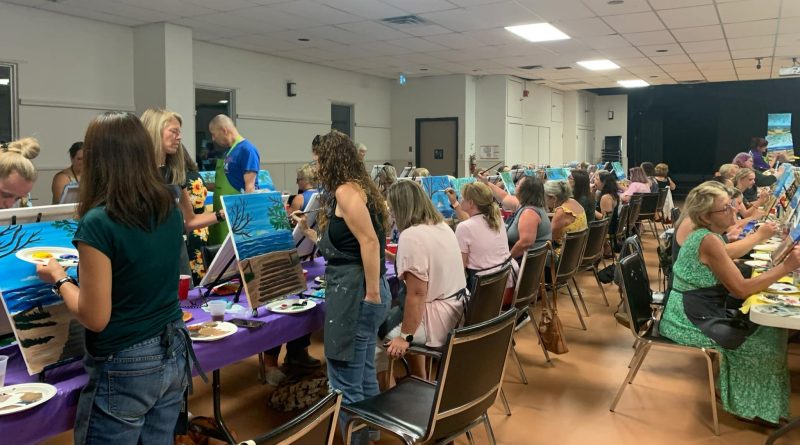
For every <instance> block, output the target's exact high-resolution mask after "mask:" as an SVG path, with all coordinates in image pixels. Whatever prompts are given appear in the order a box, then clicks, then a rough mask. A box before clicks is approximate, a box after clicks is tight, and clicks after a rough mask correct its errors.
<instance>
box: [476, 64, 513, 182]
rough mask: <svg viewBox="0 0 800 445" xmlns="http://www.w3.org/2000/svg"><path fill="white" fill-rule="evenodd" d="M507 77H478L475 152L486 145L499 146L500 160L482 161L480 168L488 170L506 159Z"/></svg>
mask: <svg viewBox="0 0 800 445" xmlns="http://www.w3.org/2000/svg"><path fill="white" fill-rule="evenodd" d="M506 99H507V97H506V76H503V75H497V76H483V77H478V78H477V81H476V89H475V150H476V151H479V150H480V148H481V146H484V145H497V146H499V148H500V159H498V160H497V161H496V160H482V159H481V157H480V156H478V167H479V168H488V167H490V166H492V165H494V164H495V163H497V162H498V161H501V160H502V161H503V163H505V158H506Z"/></svg>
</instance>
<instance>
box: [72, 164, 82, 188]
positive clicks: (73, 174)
mask: <svg viewBox="0 0 800 445" xmlns="http://www.w3.org/2000/svg"><path fill="white" fill-rule="evenodd" d="M69 171H71V172H72V177H73V178H74V179H75V182H77V183H78V184H80V183H81V180H80V179H78V175H76V174H75V168H74V167H73V166H71V165H70V166H69Z"/></svg>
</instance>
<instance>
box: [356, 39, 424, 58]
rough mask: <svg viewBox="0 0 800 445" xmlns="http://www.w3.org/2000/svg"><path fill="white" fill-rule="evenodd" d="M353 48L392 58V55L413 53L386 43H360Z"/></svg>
mask: <svg viewBox="0 0 800 445" xmlns="http://www.w3.org/2000/svg"><path fill="white" fill-rule="evenodd" d="M355 46H356V47H358V48H364V49H366V50H368V51H375V52H376V53H378V54H383V55H386V56H392V55H395V54H408V53H412V52H414V51H412V50H410V49H408V48H403V47H400V46H397V45H392V44H390V43H387V42H370V43H360V44H358V45H355Z"/></svg>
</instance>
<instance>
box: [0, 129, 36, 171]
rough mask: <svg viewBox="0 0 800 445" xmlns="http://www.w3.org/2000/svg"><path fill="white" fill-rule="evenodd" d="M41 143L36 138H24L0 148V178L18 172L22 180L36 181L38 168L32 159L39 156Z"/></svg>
mask: <svg viewBox="0 0 800 445" xmlns="http://www.w3.org/2000/svg"><path fill="white" fill-rule="evenodd" d="M39 150H40V147H39V141H38V140H36V138H32V137H27V138H22V139H19V140H16V141H13V142H9V143H8V144H4V145H2V146H0V178H7V177H9V176H10V175H11V173H13V172H17V173H18V174H19V175H20V176H21V177H22V179H24V180H26V181H29V182H33V181H35V180H36V176H37V172H36V167H35V166H34V165H33V162H31V159H34V158H36V156H38V155H39Z"/></svg>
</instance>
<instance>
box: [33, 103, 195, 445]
mask: <svg viewBox="0 0 800 445" xmlns="http://www.w3.org/2000/svg"><path fill="white" fill-rule="evenodd" d="M152 144H153V142H152V140H151V139H150V137H149V136H148V134H147V132H146V131H145V129H144V127H143V126H142V124H141V122H140V121H139V119H138V118H137V117H136V116H134V115H132V114H130V113H119V112H108V113H105V114H103V115H101V116H98V117H97V118H95V119H94V121H92V122H91V124H90V125H89V128H88V130H87V131H86V138H85V141H84V150H85V167H84V173H83V178H82V179H83V180H82V181H81V182H82V184H81V190H80V193H81V196H80V205H79V207H78V215H79V216H80V218H81V219H80V223H79V225H78V229H77V232H76V233H75V237H74V239H73V243H74V244H75V246H76V247H77V249H78V252H79V256H80V265H79V276H80V280H81V286H80V287H78V285H77V283H76V282H75V281H74V280H73V279H72V278H69V277H68V276H67V274H66V273H65V272H64V270H63V269H62V268H61V267H60V266H59V265H58V264H57V263H56V262H55V261H51V262H50V263H49V264H48V265H47V266H37V272H38V274H39V277H40V278H41V279H42V280H43V281H45V282H48V283H52V284H54V286H53V290H54V291H55V292H56V293H58V294H59V295H61V297H62V298H63V299H64V303H65V304H66V306H67V308H68V309H69V311H70V312H71V313H72V314H73V315H74V316H75V318H76V319H77V321H79V322H80V323H81V324H83V325H84V326H85V327H86V355H85V358H84V364H85V366H86V370H87V372H88V374H89V382H88V383H87V385H86V387H85V388H84V389H83V391H82V392H81V396H80V400H79V402H78V410H77V415H76V418H75V432H74V438H75V443H76V444H86V443H98V444H99V443H102V444H107V443H120V442H125V443H129V442H131V441H138V442H139V443H160V444H164V443H172V441H173V434H174V429H175V425H176V422H177V419H178V415H179V413H180V410H181V406H182V404H183V394H184V392H185V390H186V389H187V386H188V385H189V384H190V382H191V362H192V359H191V358H190V357H192V356H193V354H192V352H191V351H192V346H191V342H190V341H189V339H188V333H187V332H186V328H185V326H184V324H183V321H182V317H181V309H180V306H179V305H178V298H177V293H178V258H179V254H180V251H181V249H184V245H183V219H182V217H181V213H180V211H179V210H178V209H177V208H176V205H175V200H174V199H173V197H172V195H171V193H170V190H169V188H168V187H167V185H166V184H164V181H163V179H161V178H160V177H159V173H158V170H157V169H156V160H155V156H154V153H155V152H154V150H153V148H152ZM133 438H138V440H137V439H133Z"/></svg>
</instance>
